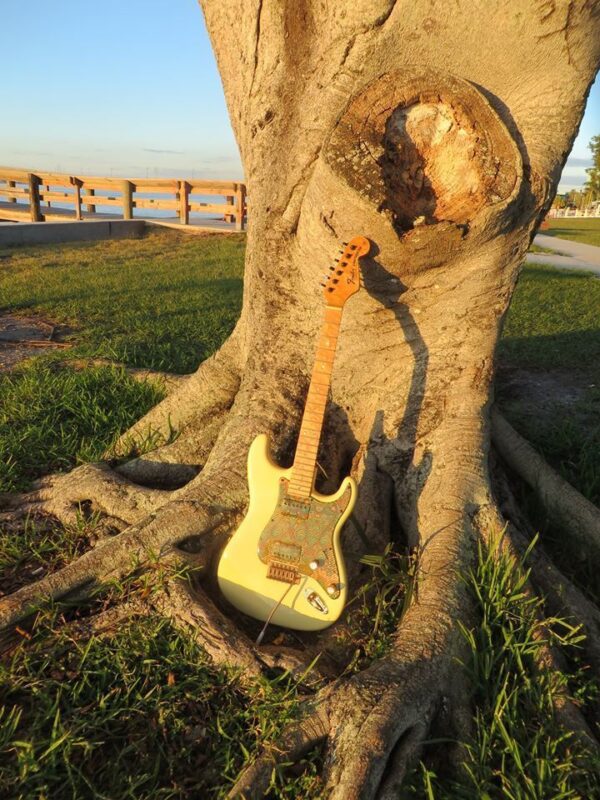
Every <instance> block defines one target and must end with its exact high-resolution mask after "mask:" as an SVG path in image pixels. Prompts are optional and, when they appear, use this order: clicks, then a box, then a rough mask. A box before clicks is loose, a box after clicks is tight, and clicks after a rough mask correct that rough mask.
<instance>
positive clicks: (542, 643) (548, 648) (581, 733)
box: [482, 516, 600, 753]
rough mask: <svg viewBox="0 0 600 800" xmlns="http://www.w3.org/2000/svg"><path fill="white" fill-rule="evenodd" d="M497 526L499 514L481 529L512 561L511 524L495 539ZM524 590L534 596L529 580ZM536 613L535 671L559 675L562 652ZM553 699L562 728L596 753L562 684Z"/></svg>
mask: <svg viewBox="0 0 600 800" xmlns="http://www.w3.org/2000/svg"><path fill="white" fill-rule="evenodd" d="M500 529H501V519H500V517H499V516H498V521H497V524H496V525H493V526H489V527H488V528H487V529H486V530H483V531H482V534H483V537H484V540H485V541H486V544H487V546H488V548H490V549H493V548H494V547H495V546H497V544H498V543H499V544H500V550H501V551H503V552H507V553H508V554H509V555H510V556H511V557H512V558H513V559H514V560H515V562H517V561H518V558H519V554H520V553H519V549H518V547H516V546H515V543H514V541H513V529H512V527H509V528H507V529H506V531H505V534H504V536H503V537H502V539H501V540H500V541H499V542H498V541H496V540H495V539H494V537H495V536H497V531H498V530H500ZM523 591H524V592H525V593H526V594H527V595H528V596H529V597H531V598H534V597H535V596H536V595H535V592H534V591H533V589H532V587H531V585H530V584H529V582H528V583H527V584H526V586H525V587H524V589H523ZM537 617H538V624H537V626H536V632H535V638H536V639H537V643H538V647H537V648H536V654H535V667H536V670H537V672H538V674H542V673H545V672H549V673H551V674H554V675H556V676H557V677H558V676H559V675H560V674H564V673H565V671H566V669H565V668H566V665H565V664H564V662H563V657H562V654H561V653H559V652H558V651H557V649H556V648H555V647H554V646H553V645H552V644H551V643H550V641H549V632H548V625H547V623H546V621H545V620H544V619H542V618H541V616H540V615H539V614H537ZM553 703H554V711H555V715H556V719H557V721H558V722H559V724H560V725H561V726H562V727H563V728H564V730H565V731H567V732H570V733H573V734H574V735H575V736H576V737H577V738H578V739H579V740H580V741H581V742H582V744H583V745H584V746H586V747H587V748H588V749H593V750H594V751H596V752H597V753H600V745H599V743H598V741H597V740H596V738H595V737H594V735H593V733H592V731H591V730H590V728H589V725H588V724H587V722H586V720H585V717H584V716H583V714H582V713H581V711H580V709H579V708H578V707H577V705H576V704H575V703H574V702H573V700H572V698H571V697H570V695H569V693H568V690H567V687H566V686H565V685H558V684H556V685H555V686H554V690H553Z"/></svg>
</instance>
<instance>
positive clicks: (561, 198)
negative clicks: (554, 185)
mask: <svg viewBox="0 0 600 800" xmlns="http://www.w3.org/2000/svg"><path fill="white" fill-rule="evenodd" d="M566 204H567V192H565V193H564V194H557V195H556V197H555V198H554V200H553V201H552V208H564V207H565V206H566Z"/></svg>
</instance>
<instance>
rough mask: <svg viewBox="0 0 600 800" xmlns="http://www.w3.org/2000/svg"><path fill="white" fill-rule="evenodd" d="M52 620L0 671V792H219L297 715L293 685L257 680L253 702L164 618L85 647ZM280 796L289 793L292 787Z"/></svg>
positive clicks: (170, 795) (18, 795) (18, 797)
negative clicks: (265, 740) (265, 742)
mask: <svg viewBox="0 0 600 800" xmlns="http://www.w3.org/2000/svg"><path fill="white" fill-rule="evenodd" d="M51 623H52V620H50V624H49V623H48V622H47V623H46V624H43V625H41V626H39V627H38V631H37V633H36V634H35V635H34V638H33V640H32V642H30V643H29V644H28V645H27V646H26V647H23V646H22V647H20V648H19V649H18V650H17V652H16V653H15V655H14V658H13V661H12V663H9V664H5V665H3V666H0V703H1V704H2V708H3V712H0V713H1V716H0V765H1V766H0V796H2V797H7V798H8V797H10V798H14V800H29V798H44V797H48V798H50V797H61V798H68V797H72V798H88V797H89V798H111V800H116V799H117V798H131V799H132V800H133V798H135V800H143V799H144V798H147V799H148V800H149V799H150V798H153V800H154V799H155V798H162V799H163V800H167V799H168V800H171V799H174V798H187V797H190V796H194V797H206V798H210V797H218V796H222V794H223V792H224V790H225V789H226V788H227V787H228V786H229V785H230V783H231V781H232V780H233V779H234V777H235V775H236V774H237V772H238V770H239V769H240V767H241V765H242V763H243V761H244V760H245V759H246V758H247V757H249V756H250V755H251V754H252V753H254V752H256V750H257V748H258V746H259V744H260V741H261V740H262V739H263V738H265V739H270V740H272V739H275V738H276V736H277V734H278V732H279V731H280V729H281V727H282V725H283V724H284V723H285V722H286V721H288V720H289V719H290V718H291V716H292V715H293V714H294V712H295V707H296V701H295V687H294V686H289V685H288V684H287V683H283V682H281V681H279V682H277V681H266V680H264V681H260V682H257V683H256V684H255V686H254V687H253V688H252V690H251V692H250V694H251V701H249V700H248V697H247V696H246V695H244V694H243V693H242V692H241V690H240V689H239V686H238V683H237V680H236V677H235V675H234V674H232V673H228V672H226V671H224V670H216V669H214V668H213V667H212V666H211V665H210V664H209V660H208V658H207V657H206V655H205V654H204V653H203V652H202V651H201V649H200V648H199V647H198V646H197V645H196V644H195V643H194V641H193V638H192V636H191V635H189V636H188V635H184V634H182V633H179V632H177V631H175V630H174V629H172V628H171V627H170V625H169V623H168V622H167V621H165V620H162V619H159V618H151V619H150V618H146V619H138V620H132V621H130V622H128V623H126V624H124V625H122V626H120V627H119V629H118V630H117V631H116V633H115V634H114V635H112V636H111V637H110V638H102V637H99V636H92V637H91V639H89V640H87V641H81V642H78V641H76V640H75V639H74V638H73V637H72V636H71V635H70V634H69V633H68V631H67V629H66V628H65V627H64V626H60V625H59V626H56V627H55V626H54V625H53V624H51ZM311 783H313V779H312V778H311V776H310V775H309V776H303V777H301V778H299V779H292V780H291V781H290V782H289V784H288V790H289V789H290V787H292V791H295V792H296V796H304V797H306V796H311V797H312V796H314V795H313V794H311V793H310V790H309V787H310V785H311ZM305 790H307V791H309V794H303V793H301V792H304V791H305ZM274 796H278V797H285V796H287V791H286V788H285V782H284V783H283V786H282V787H281V788H280V789H279V790H277V791H276V792H275V793H274Z"/></svg>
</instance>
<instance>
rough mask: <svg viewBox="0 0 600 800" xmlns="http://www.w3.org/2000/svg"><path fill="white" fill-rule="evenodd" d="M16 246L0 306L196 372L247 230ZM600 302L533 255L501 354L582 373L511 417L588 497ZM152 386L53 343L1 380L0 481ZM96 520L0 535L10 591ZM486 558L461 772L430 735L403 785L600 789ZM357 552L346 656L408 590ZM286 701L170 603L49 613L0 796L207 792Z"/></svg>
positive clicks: (7, 745)
mask: <svg viewBox="0 0 600 800" xmlns="http://www.w3.org/2000/svg"><path fill="white" fill-rule="evenodd" d="M6 254H7V253H6V252H5V253H4V255H6ZM8 255H9V258H3V259H2V260H0V296H1V297H2V302H3V303H4V304H5V306H4V310H7V309H10V311H11V312H12V311H14V310H17V311H21V312H22V313H24V314H31V313H37V314H41V315H46V316H48V317H50V318H51V319H53V320H54V321H56V322H59V323H62V324H65V325H68V326H70V327H71V328H72V330H73V337H74V340H75V342H76V346H75V347H74V348H73V355H76V356H83V355H95V356H105V357H109V358H114V359H117V360H119V361H122V362H124V363H127V364H132V365H137V366H148V367H154V368H161V369H165V370H172V371H189V370H191V369H193V368H194V367H195V366H196V365H197V362H198V361H199V360H200V359H201V358H202V357H204V356H206V355H208V354H209V353H210V352H212V351H214V349H216V347H218V345H219V344H220V343H221V342H222V340H223V339H224V338H225V336H226V335H227V333H228V332H229V331H230V330H231V327H232V326H233V324H234V322H235V319H236V316H237V313H238V310H239V307H240V301H241V277H240V276H241V262H242V256H243V240H242V239H241V238H240V237H229V238H225V237H206V238H201V239H195V238H192V237H189V238H186V237H184V236H183V235H181V234H177V233H174V232H172V231H154V232H152V233H151V234H150V235H149V236H148V237H146V238H145V239H143V240H141V241H135V242H108V243H94V244H83V245H68V246H67V245H65V246H63V247H61V246H51V247H37V248H15V249H14V250H11V251H8ZM599 301H600V282H599V281H597V280H596V279H594V278H591V277H590V276H588V275H584V274H576V273H572V272H569V273H561V272H558V271H556V270H553V269H550V268H547V267H539V266H535V265H532V266H528V267H526V268H525V269H524V271H523V274H522V276H521V279H520V281H519V285H518V287H517V291H516V294H515V299H514V301H513V305H512V307H511V310H510V314H509V316H508V320H507V324H506V328H505V334H504V339H503V341H502V343H501V346H500V356H501V358H502V359H503V360H504V361H505V362H509V363H510V364H513V365H516V366H518V367H519V368H522V369H525V370H533V371H534V370H543V371H547V372H552V371H555V370H556V369H560V370H563V371H566V373H567V374H568V375H571V374H572V375H573V376H574V377H575V378H576V379H577V380H578V381H580V382H581V381H583V382H584V384H585V386H584V389H585V391H583V393H582V395H581V397H580V399H579V400H578V404H579V405H577V412H576V413H575V414H573V415H572V419H566V418H565V415H564V413H563V414H562V418H561V415H560V414H559V413H558V412H557V413H556V414H554V421H553V420H552V416H553V415H552V414H550V415H542V414H538V415H537V417H538V418H537V421H535V424H534V422H533V421H532V415H531V414H529V415H527V414H521V417H520V418H519V409H518V408H514V407H513V409H512V412H511V413H512V415H513V417H512V418H513V422H515V424H516V425H517V427H518V428H520V430H521V432H522V433H524V434H525V435H528V436H530V438H532V440H533V441H534V442H535V443H536V444H537V446H539V447H540V449H542V450H544V452H546V453H547V455H548V456H549V458H551V459H552V460H553V461H554V463H556V464H557V465H558V467H559V468H560V469H561V470H563V472H564V473H565V474H566V475H567V476H568V477H569V479H570V480H572V481H573V483H574V484H575V485H576V486H578V487H579V488H580V489H582V490H583V491H585V492H587V493H588V494H589V495H591V496H594V493H595V492H597V491H598V475H600V465H599V463H598V453H600V447H597V446H596V443H597V442H598V437H600V433H599V432H598V431H599V430H600V424H599V414H600V411H599V408H598V405H599V401H600V396H599V395H598V393H597V391H594V387H590V386H589V385H588V384H590V383H593V382H594V380H596V378H595V377H594V376H596V375H598V369H599V368H598V364H599V363H600V359H599V358H598V356H599V355H600V332H599V330H598V328H599V325H598V314H597V309H598V307H600V302H599ZM574 365H576V367H574ZM156 392H157V390H156V389H155V388H152V387H150V386H148V385H144V384H139V383H135V382H134V381H132V380H131V379H129V378H128V377H127V375H126V374H125V373H124V372H123V371H121V370H115V369H108V368H95V369H92V370H89V371H85V372H75V371H72V370H70V369H66V368H61V367H58V366H57V365H56V364H55V363H54V361H53V360H52V359H51V358H48V357H42V358H40V359H39V360H38V361H37V362H34V363H32V364H30V365H26V366H24V367H23V368H21V369H19V370H18V371H16V372H15V373H13V374H12V375H11V376H10V377H7V376H4V377H3V378H2V380H1V381H0V408H2V411H1V412H0V448H3V449H1V450H0V452H1V453H2V455H3V461H4V463H5V466H4V472H2V473H0V475H1V476H2V480H3V481H4V484H3V487H4V489H5V490H6V488H19V487H20V488H23V487H24V486H27V485H28V484H29V482H30V481H31V480H32V479H33V478H34V477H36V476H37V475H39V474H40V473H41V472H47V471H51V470H55V469H68V468H69V467H70V466H71V465H72V464H74V463H77V462H78V461H81V460H89V459H95V458H98V457H99V455H100V454H101V452H102V451H103V450H105V449H106V448H107V447H109V446H110V444H111V442H112V441H113V440H114V438H115V436H117V435H118V434H119V432H121V431H122V430H123V429H125V428H127V427H128V426H129V425H130V424H131V422H132V421H133V420H134V419H136V418H137V417H139V416H140V415H141V414H143V413H144V411H145V410H146V408H148V406H150V405H152V404H153V403H154V402H156V399H157V397H158V396H157V394H156ZM2 415H3V416H2ZM8 420H11V424H10V425H9V424H8ZM551 422H553V425H551V424H550V423H551ZM594 426H596V427H594ZM6 464H8V467H6ZM93 525H94V520H93V519H91V520H84V519H83V517H82V518H81V520H80V522H79V523H78V524H77V525H75V526H73V528H72V529H71V530H69V531H58V530H56V529H52V528H41V527H39V526H37V527H36V525H35V524H34V523H33V522H32V521H30V522H28V523H27V525H26V526H25V530H24V531H23V533H22V535H20V536H19V537H15V535H14V533H13V532H12V531H10V530H4V531H3V532H0V582H1V583H2V585H3V586H5V587H7V590H8V591H11V590H12V588H13V587H14V585H15V584H18V582H19V581H20V580H22V579H23V576H25V579H27V580H30V579H31V578H32V577H35V576H36V575H37V574H38V571H39V569H40V568H43V569H45V570H47V569H52V568H56V567H57V566H60V565H61V564H62V563H64V562H65V561H68V560H69V559H71V558H72V557H73V556H75V555H77V553H79V552H81V551H82V549H86V548H87V547H88V546H89V541H90V537H93ZM495 556H496V554H486V553H483V552H482V553H480V558H479V562H478V564H477V566H476V567H475V568H474V571H473V573H472V574H471V575H470V576H468V577H467V578H466V580H467V583H468V586H469V591H471V592H472V593H473V597H474V600H475V601H476V603H477V605H478V607H479V609H480V614H481V620H482V623H481V624H480V625H479V626H476V627H475V628H473V629H472V630H466V629H465V630H464V635H465V637H466V642H467V644H468V648H469V653H470V656H469V661H468V663H465V664H464V665H463V668H465V669H467V670H468V671H469V672H470V674H471V675H472V676H473V677H474V679H475V680H474V682H475V686H476V695H475V697H474V699H475V700H476V702H477V705H478V716H477V719H476V737H475V739H474V740H473V741H472V742H470V743H469V747H468V750H467V754H468V758H467V772H466V773H465V774H464V775H463V779H461V781H460V782H456V780H455V779H454V778H451V777H449V776H447V775H444V771H443V769H440V768H438V762H437V761H436V759H435V757H434V755H435V752H434V751H435V748H436V745H435V744H432V745H431V747H430V748H429V749H428V751H427V753H426V757H425V759H424V765H423V766H422V767H421V769H420V772H419V773H417V774H416V775H415V776H414V777H413V783H412V787H413V788H412V790H413V796H416V797H425V798H429V799H430V800H431V798H440V799H441V800H449V798H458V799H459V800H461V799H462V798H464V799H465V800H466V798H474V797H481V798H486V797H488V798H496V797H508V798H513V797H514V798H518V799H519V800H521V798H523V800H525V798H527V800H529V798H536V800H537V798H540V800H542V798H543V800H546V798H556V800H563V798H564V800H567V798H569V800H570V799H571V798H577V797H582V798H586V800H587V798H590V799H591V798H593V797H595V796H600V793H599V792H598V787H597V786H596V785H595V784H594V783H593V780H594V777H593V770H592V769H591V768H589V766H588V765H587V764H584V763H583V762H581V761H580V760H579V757H578V754H577V752H576V748H575V747H574V746H573V743H572V742H569V741H567V740H566V739H565V738H564V737H563V735H562V734H561V732H560V731H559V730H558V729H557V727H556V726H555V724H554V723H553V721H552V714H551V700H552V694H553V692H555V691H556V689H557V688H559V686H560V684H561V683H564V681H565V680H566V677H565V676H556V675H554V676H550V677H549V678H548V679H547V680H546V679H542V680H539V679H537V678H536V675H535V673H534V672H533V668H532V664H533V657H534V655H535V648H536V647H537V646H539V645H538V643H537V639H536V638H535V637H534V635H533V634H534V633H537V631H536V628H535V625H536V623H535V620H534V617H535V612H536V610H537V609H536V606H535V601H530V600H529V599H528V598H527V597H526V596H525V595H524V594H523V592H522V580H523V576H524V574H525V570H526V567H525V565H523V564H521V565H519V566H518V568H517V569H516V570H515V568H514V565H512V564H510V563H509V562H508V561H506V559H502V558H501V559H497V558H496V557H495ZM369 566H370V567H371V569H372V579H371V581H370V582H369V585H368V586H367V588H366V589H365V591H364V592H363V593H362V594H361V595H360V596H359V597H357V598H356V599H355V600H354V613H353V614H352V615H351V616H352V620H353V622H354V623H355V625H354V628H352V630H351V632H350V633H351V638H352V643H353V645H354V657H353V658H352V659H351V666H350V670H355V669H359V668H364V667H365V666H366V665H368V664H369V663H370V662H371V661H372V660H374V659H376V658H380V657H381V656H382V655H383V654H384V653H385V652H386V651H387V649H388V648H389V634H390V632H391V630H392V629H393V626H394V622H395V619H396V616H395V615H396V614H397V609H398V606H399V604H401V603H403V602H404V601H405V600H406V598H407V597H408V596H409V594H410V586H411V575H410V564H407V563H406V562H405V561H403V560H402V559H401V558H399V557H398V556H397V555H394V554H393V553H388V554H387V555H386V556H385V557H384V558H375V559H371V560H370V561H369ZM548 635H552V636H553V637H559V638H561V639H562V641H563V642H564V643H566V644H567V646H568V648H567V649H568V650H569V651H572V652H575V650H576V646H577V644H578V643H577V641H576V640H577V638H578V636H579V634H578V632H577V631H576V630H573V629H569V628H568V626H565V625H564V624H563V623H560V622H559V621H555V623H554V632H553V633H552V634H548ZM340 646H344V647H346V646H348V642H341V643H340ZM574 660H576V659H574ZM459 668H460V667H459V666H458V665H457V669H459ZM570 688H571V690H572V691H573V692H575V693H577V695H578V697H579V698H580V699H581V701H582V702H584V701H585V699H586V698H587V697H588V696H589V695H590V694H591V693H592V692H593V691H595V688H594V687H593V686H592V685H591V684H590V683H589V682H587V681H586V680H585V679H582V678H581V676H580V675H579V676H578V675H574V676H573V679H572V680H571V684H570ZM297 701H298V693H297V687H296V686H294V685H291V684H290V683H289V681H282V680H281V679H279V680H270V681H268V680H265V681H262V682H259V683H257V684H256V685H255V686H254V687H253V688H252V689H251V690H250V692H249V693H248V694H245V693H242V692H241V691H240V689H239V687H238V684H237V682H236V679H235V676H234V675H232V674H230V673H227V672H224V671H220V670H215V669H214V668H213V667H212V666H211V665H210V664H209V663H208V661H207V659H206V657H205V655H204V654H203V652H202V650H201V649H200V648H198V647H197V646H196V645H195V643H194V642H193V640H192V639H191V638H190V637H187V636H183V635H182V634H181V633H178V632H177V631H175V630H174V629H172V628H171V627H170V625H169V624H168V622H166V621H164V620H162V619H159V618H152V619H143V620H131V621H130V622H128V623H127V624H123V625H121V626H120V627H119V629H118V630H117V632H116V634H115V635H114V636H111V637H106V638H102V637H98V636H93V637H92V638H91V639H90V640H88V641H83V640H81V641H78V640H77V639H74V638H73V637H72V636H71V635H70V633H69V631H68V628H65V627H63V626H62V625H60V624H55V623H54V622H53V620H52V618H51V615H50V614H49V615H48V616H47V617H45V618H44V620H43V621H42V622H41V623H40V624H39V626H38V628H37V631H36V633H35V634H34V636H33V639H32V641H31V642H28V643H27V644H26V645H23V646H20V647H19V648H18V650H17V651H16V653H15V655H14V659H13V661H12V663H10V664H4V665H3V666H1V667H0V708H1V709H2V711H1V712H0V713H1V714H2V716H0V796H6V797H11V798H13V797H14V798H16V800H21V798H22V799H23V800H29V798H43V797H58V796H60V797H77V798H87V797H90V798H92V797H93V798H100V797H106V798H111V800H126V798H150V797H152V798H183V797H188V796H190V795H192V794H193V795H194V796H201V797H219V796H222V794H223V793H224V792H225V791H226V789H227V788H228V787H229V786H230V784H231V781H232V780H233V779H234V777H235V775H236V774H237V772H238V770H239V768H240V767H241V765H242V764H243V763H244V762H245V761H246V760H247V759H248V758H251V757H252V754H253V753H254V752H255V751H256V749H257V747H258V746H259V744H260V742H262V741H264V740H265V739H275V740H276V737H277V734H278V732H279V730H280V729H281V726H282V725H283V724H285V722H286V720H289V719H290V718H291V717H292V716H293V715H294V714H295V710H296V708H297ZM432 754H433V755H432ZM430 755H432V757H431V758H430V757H429V756H430ZM319 758H320V756H319V754H318V753H314V754H312V755H311V756H309V757H307V759H306V762H305V767H306V772H305V773H304V774H302V775H298V774H296V773H294V774H292V775H285V774H283V773H276V774H274V776H273V786H272V789H271V793H270V796H271V797H274V798H307V797H310V798H311V800H313V799H314V800H317V798H319V797H320V796H321V788H322V787H321V784H320V781H319V778H318V774H317V773H318V766H319ZM436 773H437V774H436Z"/></svg>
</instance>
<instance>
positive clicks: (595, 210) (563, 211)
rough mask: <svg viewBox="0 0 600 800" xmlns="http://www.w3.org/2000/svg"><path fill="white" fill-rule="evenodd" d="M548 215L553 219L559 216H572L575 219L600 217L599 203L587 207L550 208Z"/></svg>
mask: <svg viewBox="0 0 600 800" xmlns="http://www.w3.org/2000/svg"><path fill="white" fill-rule="evenodd" d="M548 216H549V217H553V218H554V219H557V218H561V217H574V218H576V219H585V218H587V217H600V204H598V205H595V206H588V207H587V208H551V209H550V211H549V212H548Z"/></svg>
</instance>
